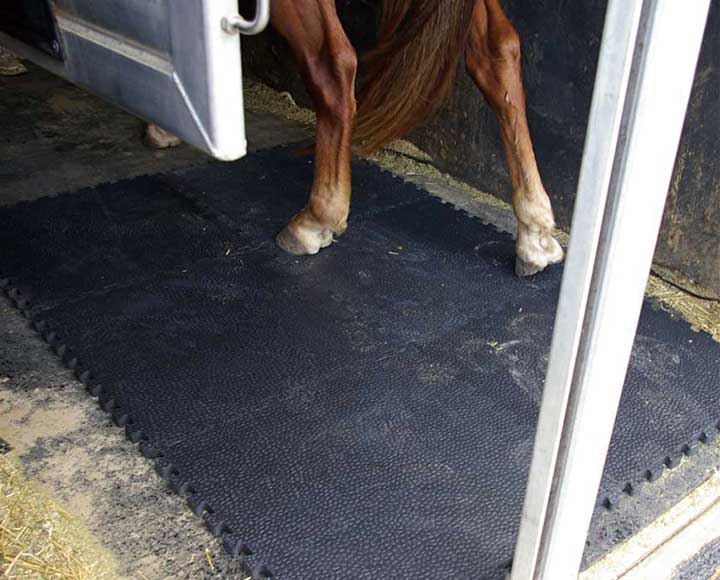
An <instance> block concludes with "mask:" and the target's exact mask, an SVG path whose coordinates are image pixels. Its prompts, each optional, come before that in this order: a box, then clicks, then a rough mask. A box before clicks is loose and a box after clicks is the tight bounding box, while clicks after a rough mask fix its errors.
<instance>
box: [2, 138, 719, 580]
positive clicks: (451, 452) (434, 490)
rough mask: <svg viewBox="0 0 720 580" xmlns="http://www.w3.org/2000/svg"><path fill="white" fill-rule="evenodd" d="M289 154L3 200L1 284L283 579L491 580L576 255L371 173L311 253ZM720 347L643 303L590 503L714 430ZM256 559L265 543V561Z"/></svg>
mask: <svg viewBox="0 0 720 580" xmlns="http://www.w3.org/2000/svg"><path fill="white" fill-rule="evenodd" d="M311 171H312V167H311V165H310V164H309V163H308V162H307V160H301V159H296V158H294V157H292V156H291V155H289V154H288V153H286V152H285V151H283V150H274V151H270V152H265V153H262V154H258V155H253V156H251V157H249V158H247V159H245V160H243V161H242V162H239V163H236V164H232V165H210V166H206V167H202V168H197V169H191V170H188V171H178V172H173V173H168V174H163V175H153V176H146V177H140V178H136V179H133V180H129V181H125V182H119V183H114V184H107V185H104V186H100V187H97V188H94V189H90V190H84V191H80V192H76V193H72V194H64V195H61V196H58V197H55V198H44V199H41V200H38V201H35V202H32V203H26V204H20V205H17V206H15V207H13V208H9V209H4V210H0V271H1V272H2V276H5V278H4V279H3V280H2V281H1V282H0V284H2V285H3V286H4V287H5V289H6V291H7V292H8V293H9V294H10V295H11V297H12V298H13V299H14V300H15V302H16V304H17V306H18V307H19V308H20V309H22V310H23V311H24V312H25V313H26V315H27V316H29V317H31V318H32V320H33V321H34V323H35V325H36V327H37V328H38V329H39V330H40V332H41V333H42V334H43V337H44V338H45V339H46V340H47V341H48V342H49V343H50V344H51V345H53V348H54V349H55V350H56V351H57V352H58V354H59V355H60V356H62V357H63V359H64V361H65V362H66V364H68V366H70V367H72V368H74V369H75V371H76V373H77V374H78V376H80V377H81V378H82V379H83V380H84V381H86V382H87V383H88V387H89V390H90V391H91V392H92V393H94V394H96V395H99V398H100V403H101V404H102V405H103V407H104V408H106V410H108V411H109V412H111V413H112V414H113V417H114V418H115V420H116V422H117V423H118V424H120V425H122V426H124V427H125V428H126V430H127V432H128V435H129V436H130V437H131V439H133V440H136V441H139V442H141V448H142V450H143V452H144V453H145V454H146V455H148V456H149V457H153V458H156V459H157V465H158V470H159V471H160V473H161V475H163V477H165V478H167V479H168V480H169V481H170V483H171V485H173V486H174V487H175V488H176V489H177V490H178V491H180V492H182V493H187V494H188V496H189V501H190V504H191V506H192V507H193V509H195V510H196V512H198V513H203V512H204V517H205V518H206V520H207V522H208V525H209V526H210V527H211V529H213V530H214V531H215V532H216V533H218V534H222V535H223V539H224V543H225V545H226V547H227V548H228V550H230V551H235V552H239V553H241V554H244V555H245V556H244V557H245V558H246V560H247V563H248V565H249V566H250V567H252V568H253V569H254V570H255V571H256V572H257V573H260V572H265V573H268V572H271V573H272V574H273V575H274V576H276V577H278V578H283V579H285V578H288V579H289V578H293V579H300V578H302V579H310V578H331V579H361V578H368V579H370V578H373V579H374V578H386V577H391V576H392V577H393V578H403V579H410V578H412V579H422V578H427V579H433V580H435V579H437V578H446V577H452V578H468V579H471V578H472V579H477V578H501V577H502V575H503V571H504V567H505V566H506V564H507V562H508V561H509V559H510V558H511V556H512V547H513V542H514V539H515V535H516V533H517V524H518V518H519V512H520V506H521V502H522V494H523V488H524V482H525V478H526V475H527V469H528V465H529V459H530V454H531V448H532V439H533V432H534V428H535V422H536V417H537V409H538V404H539V400H540V391H541V385H542V380H543V375H544V369H545V365H546V362H547V353H548V347H549V340H550V335H551V327H552V321H553V315H554V309H555V302H556V300H557V291H558V286H559V280H560V274H561V269H560V268H554V269H552V270H551V271H549V272H547V273H545V274H543V275H541V276H537V277H535V278H533V279H530V280H518V279H517V278H515V277H514V276H513V275H512V261H513V243H512V240H511V239H509V238H508V237H507V236H505V235H502V234H499V233H498V232H496V231H495V230H494V229H492V228H490V227H487V226H483V225H482V224H480V223H478V222H477V221H475V220H473V219H471V218H469V217H467V216H465V215H464V214H462V213H460V212H457V211H455V210H454V209H453V208H451V207H449V206H446V205H443V204H442V203H441V202H439V201H438V200H436V199H434V198H431V197H429V196H428V195H427V194H425V193H424V192H422V191H419V190H417V189H416V188H415V187H414V186H412V185H407V184H404V183H402V182H401V181H399V180H397V179H395V178H393V177H391V176H390V175H388V174H385V173H382V172H380V170H378V169H377V168H375V167H373V166H371V165H368V164H364V163H360V164H357V165H356V166H355V173H354V191H355V199H354V207H353V216H352V219H351V227H350V229H349V231H348V233H347V234H346V236H345V237H343V238H342V240H341V241H340V242H339V243H338V244H336V245H334V246H333V247H331V248H329V249H328V250H326V251H324V252H322V253H321V254H319V255H318V256H315V257H311V258H296V257H293V256H288V255H285V254H283V253H282V252H281V251H279V250H277V249H276V248H275V246H274V244H273V236H274V234H275V233H276V232H277V231H278V230H279V229H280V228H281V227H282V225H283V224H284V222H285V221H286V220H287V219H288V217H289V216H290V215H292V214H293V213H294V212H295V211H296V210H297V209H298V208H299V207H300V206H301V205H302V203H303V201H304V198H305V194H306V191H307V189H308V187H309V183H310V180H311ZM718 377H720V347H718V345H717V344H715V343H713V342H712V341H711V340H710V339H709V338H708V337H707V336H705V335H702V334H697V333H694V332H692V331H691V330H690V328H689V326H688V325H687V324H685V323H684V322H682V321H678V320H674V319H673V318H672V317H671V316H670V315H669V314H668V313H666V312H663V311H661V310H659V309H657V308H654V307H652V305H650V304H646V307H645V309H644V311H643V315H642V320H641V324H640V329H639V335H638V338H637V341H636V347H635V351H634V354H633V360H632V367H631V369H630V372H629V375H628V380H627V385H626V389H625V392H624V396H623V400H622V405H621V410H620V414H619V419H618V423H617V426H616V430H615V434H614V438H613V443H612V446H611V449H610V455H609V460H608V465H607V467H606V470H605V475H604V479H603V484H602V489H601V492H600V497H599V503H600V504H602V503H608V502H613V501H616V500H617V498H618V497H619V495H620V494H622V493H623V490H626V491H630V490H631V487H628V485H630V486H632V485H637V484H638V483H639V482H641V481H644V480H645V479H647V478H650V479H653V478H654V477H656V476H657V475H658V474H659V473H661V472H662V469H663V464H664V463H667V464H669V465H672V464H673V463H675V462H677V461H678V460H679V458H680V457H681V456H682V454H683V453H691V452H692V448H693V446H694V445H697V444H698V442H699V441H701V440H703V439H706V438H710V437H714V436H715V435H716V434H717V420H718V419H719V418H720V400H719V397H718V384H717V383H718ZM251 553H252V554H251Z"/></svg>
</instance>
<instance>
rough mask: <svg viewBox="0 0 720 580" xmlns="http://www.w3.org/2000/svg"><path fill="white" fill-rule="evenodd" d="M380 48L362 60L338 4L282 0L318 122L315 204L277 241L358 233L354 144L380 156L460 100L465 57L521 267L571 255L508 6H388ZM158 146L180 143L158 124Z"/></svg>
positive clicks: (281, 27) (275, 20)
mask: <svg viewBox="0 0 720 580" xmlns="http://www.w3.org/2000/svg"><path fill="white" fill-rule="evenodd" d="M380 14H381V16H380V22H379V30H378V38H377V43H376V46H375V47H374V48H373V49H372V50H371V51H370V52H369V53H368V54H367V55H366V56H365V57H364V58H363V60H362V63H363V64H364V65H365V67H366V70H365V74H364V78H363V82H362V84H361V86H360V88H359V91H358V92H357V98H356V91H355V79H356V73H357V70H358V56H357V53H356V50H355V48H354V47H353V45H352V43H351V42H350V40H349V39H348V37H347V35H346V33H345V30H344V29H343V26H342V24H341V22H340V20H339V18H338V14H337V9H336V6H335V2H334V0H273V1H272V3H271V14H270V24H271V26H273V28H274V29H275V30H276V31H277V32H278V33H279V34H280V35H281V36H282V37H284V38H285V40H286V41H287V43H288V44H289V46H290V48H291V50H292V52H293V54H294V56H295V59H296V61H297V65H298V66H299V68H300V71H301V73H302V76H303V78H304V80H305V83H306V86H307V89H308V93H309V95H310V97H311V99H312V103H313V106H314V109H315V112H316V116H317V127H316V137H315V164H314V168H315V169H314V171H315V173H314V179H313V184H312V187H311V190H310V195H309V199H308V202H307V205H306V206H305V207H304V208H303V209H301V210H300V211H299V212H298V213H297V214H296V215H295V216H294V217H292V219H290V221H289V223H288V224H287V225H286V226H285V228H284V229H283V230H282V231H281V232H280V233H279V234H278V235H277V238H276V242H277V244H278V246H280V248H282V249H283V250H285V251H287V252H289V253H291V254H296V255H305V254H316V253H317V252H319V251H320V250H321V249H322V248H326V247H328V246H329V245H330V244H332V243H333V241H334V240H335V239H336V238H338V237H339V236H341V235H342V234H343V233H344V232H345V230H346V229H347V220H348V216H349V213H350V193H351V186H350V162H351V148H352V147H353V145H355V146H356V147H357V149H358V150H360V151H361V152H363V153H366V154H367V153H372V152H374V151H377V150H378V149H380V148H382V147H383V146H384V145H387V144H388V143H390V142H391V141H393V140H395V139H399V138H400V137H402V136H403V135H405V134H406V133H407V132H408V131H410V130H411V129H413V128H414V127H416V126H417V125H419V124H420V123H421V122H422V120H423V119H426V118H427V117H428V116H429V115H431V114H433V113H434V112H435V111H436V110H437V109H438V108H439V107H440V105H441V104H442V103H443V102H444V101H445V99H446V98H447V97H448V95H449V94H450V92H451V90H452V87H453V85H454V81H455V77H456V74H457V70H458V68H459V66H458V65H459V61H460V58H461V57H462V56H464V61H465V69H466V72H467V73H468V74H469V75H470V77H471V78H472V80H473V81H474V83H475V84H476V85H477V87H478V88H479V89H480V91H481V92H482V94H483V95H484V97H485V100H486V101H487V103H488V104H489V105H490V107H491V108H492V109H493V111H494V112H495V114H496V116H497V120H498V123H499V125H500V132H501V137H502V142H503V147H504V151H505V157H506V160H507V164H508V167H509V173H510V178H511V182H512V204H513V210H514V213H515V216H516V218H517V239H516V245H515V253H516V260H515V272H516V274H517V275H518V276H529V275H533V274H535V273H537V272H540V271H541V270H543V269H544V268H546V267H547V266H548V265H550V264H555V263H558V262H560V261H562V259H563V250H562V248H561V247H560V245H559V244H558V242H557V240H555V239H554V237H553V231H554V228H555V220H554V217H553V211H552V207H551V203H550V198H549V197H548V194H547V192H546V191H545V187H544V186H543V183H542V179H541V177H540V173H539V171H538V167H537V162H536V160H535V153H534V150H533V144H532V140H531V137H530V131H529V128H528V122H527V115H526V105H525V90H524V87H523V82H522V71H521V64H520V58H521V57H520V39H519V36H518V33H517V31H516V30H515V28H514V27H513V25H512V23H511V22H510V20H509V19H508V17H507V15H506V14H505V12H504V11H503V9H502V7H501V5H500V2H499V0H382V2H381V13H380ZM146 141H147V142H148V143H149V144H151V145H152V146H155V147H166V146H172V145H174V144H176V143H177V139H175V138H174V137H173V136H172V135H170V134H168V133H166V132H165V131H163V130H162V129H161V128H159V127H157V126H154V125H149V126H148V127H147V131H146Z"/></svg>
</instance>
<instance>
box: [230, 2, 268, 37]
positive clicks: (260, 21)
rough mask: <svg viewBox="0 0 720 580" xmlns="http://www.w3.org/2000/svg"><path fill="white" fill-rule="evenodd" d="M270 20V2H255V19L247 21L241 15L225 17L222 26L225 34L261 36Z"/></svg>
mask: <svg viewBox="0 0 720 580" xmlns="http://www.w3.org/2000/svg"><path fill="white" fill-rule="evenodd" d="M269 20H270V0H255V18H253V19H252V20H246V19H245V18H243V17H242V16H240V15H239V14H235V15H234V16H225V17H223V19H222V22H221V26H222V29H223V30H224V31H225V32H228V33H230V34H235V33H236V32H239V33H240V34H246V35H253V34H260V33H261V32H262V31H263V30H265V28H266V27H267V25H268V21H269Z"/></svg>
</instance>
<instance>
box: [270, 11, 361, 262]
mask: <svg viewBox="0 0 720 580" xmlns="http://www.w3.org/2000/svg"><path fill="white" fill-rule="evenodd" d="M271 22H272V24H273V26H274V28H275V29H276V30H277V31H278V32H279V33H280V34H281V35H282V36H284V37H285V39H286V40H287V41H288V43H289V45H290V47H291V49H292V51H293V53H294V54H295V58H296V59H297V62H298V65H299V66H300V69H301V72H302V74H303V77H304V78H305V82H306V85H307V88H308V92H309V93H310V96H311V98H312V100H313V104H314V105H315V112H316V114H317V137H316V143H315V176H314V180H313V184H312V189H311V190H310V198H309V200H308V203H307V205H306V206H305V208H303V209H302V210H301V211H300V212H299V213H298V214H296V215H295V216H294V217H293V218H292V219H291V220H290V223H288V225H287V226H286V227H285V228H284V229H283V230H282V231H281V232H280V233H279V234H278V236H277V243H278V245H279V246H280V247H281V248H282V249H283V250H286V251H287V252H290V253H292V254H315V253H317V252H318V251H319V250H320V248H324V247H326V246H328V245H330V244H331V243H332V241H333V236H339V235H341V234H342V233H343V232H344V231H345V229H346V228H347V218H348V214H349V212H350V144H351V140H352V126H353V120H354V117H355V93H354V83H355V71H356V68H357V57H356V54H355V50H354V48H353V47H352V45H351V44H350V41H349V40H348V38H347V36H346V35H345V31H344V30H343V28H342V25H341V24H340V21H339V20H338V16H337V12H336V9H335V2H334V0H275V1H274V2H273V3H272V12H271Z"/></svg>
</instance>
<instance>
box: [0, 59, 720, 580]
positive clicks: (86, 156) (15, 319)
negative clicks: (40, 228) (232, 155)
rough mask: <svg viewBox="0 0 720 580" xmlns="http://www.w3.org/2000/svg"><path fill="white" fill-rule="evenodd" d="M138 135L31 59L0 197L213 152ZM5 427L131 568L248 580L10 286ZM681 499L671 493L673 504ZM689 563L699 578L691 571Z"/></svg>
mask: <svg viewBox="0 0 720 580" xmlns="http://www.w3.org/2000/svg"><path fill="white" fill-rule="evenodd" d="M247 124H248V135H249V140H250V146H251V148H252V149H259V148H265V147H271V146H274V145H277V144H280V143H287V142H294V141H298V140H302V139H304V138H306V137H307V135H308V133H307V129H306V128H304V127H303V125H302V124H300V123H298V122H293V121H288V120H287V119H282V118H280V117H277V116H273V115H270V114H268V113H259V112H255V113H253V112H249V113H248V115H247ZM141 133H142V122H141V121H139V120H137V119H135V118H134V117H132V116H130V115H127V114H126V113H124V112H122V111H120V110H118V109H115V108H113V107H111V106H109V105H105V104H104V103H102V102H101V101H99V100H98V99H96V98H95V97H93V96H91V95H89V94H87V93H85V92H84V91H82V90H80V89H78V88H76V87H73V86H71V85H68V84H67V83H64V82H63V81H61V80H59V79H57V78H55V77H53V76H51V75H49V74H47V73H45V72H43V71H42V70H39V69H36V68H34V67H31V70H30V72H29V73H28V74H27V75H25V76H22V77H13V78H0V135H2V137H3V139H2V142H1V143H0V205H3V204H13V203H17V202H20V201H27V200H32V199H35V198H37V197H42V196H45V195H50V194H58V193H59V192H62V191H72V190H76V189H78V188H81V187H87V186H92V185H95V184H98V183H102V182H107V181H113V180H117V179H122V178H125V177H130V176H134V175H139V174H143V173H155V172H159V171H165V170H169V169H172V168H175V167H181V166H188V165H193V164H201V163H206V162H207V158H206V157H205V156H203V155H202V154H200V153H197V152H195V151H193V150H192V149H190V148H188V147H180V148H177V149H174V150H167V151H159V152H158V151H151V150H148V149H146V148H145V147H143V145H142V143H141V140H140V136H141ZM400 173H401V174H402V176H403V177H404V178H406V179H408V180H411V181H414V182H416V183H418V184H422V185H423V186H425V187H426V188H428V189H429V190H430V191H431V192H433V193H434V194H436V195H439V196H441V197H442V198H444V199H445V200H447V201H449V202H451V203H453V204H455V205H457V206H458V207H460V208H461V209H464V210H465V211H468V212H469V213H471V214H473V215H477V216H479V217H481V218H482V219H483V220H485V221H487V222H491V223H494V224H495V225H496V226H497V227H499V228H500V229H503V230H507V231H512V230H513V229H514V220H513V217H512V214H511V213H510V211H509V209H508V208H507V207H506V206H503V205H502V204H497V203H494V202H492V201H491V200H490V199H489V198H487V197H483V196H482V195H481V194H479V193H478V194H477V195H474V194H468V191H467V190H464V189H463V188H462V187H455V186H453V184H452V183H451V182H448V181H447V180H442V179H438V178H435V177H432V176H428V175H427V174H421V173H417V172H415V171H412V170H408V169H405V170H404V171H400ZM0 436H2V437H3V438H4V439H5V440H7V441H8V442H9V443H10V444H11V445H12V446H13V451H11V453H14V454H16V455H17V456H19V457H20V458H21V459H22V460H23V462H24V464H25V466H26V470H27V472H28V475H29V476H30V477H32V478H34V479H36V480H37V481H39V482H41V483H42V484H43V485H44V486H45V487H46V488H47V489H48V490H50V492H51V494H52V495H53V496H54V497H55V498H56V499H58V500H60V501H61V502H62V503H63V504H64V505H65V506H66V507H67V508H68V509H69V511H70V512H71V513H73V514H75V515H77V516H78V517H80V518H82V519H83V520H84V521H85V522H86V523H87V525H88V527H89V528H90V530H91V531H92V532H93V533H95V534H96V536H97V537H98V538H99V539H100V541H101V542H102V543H103V544H104V545H105V546H106V547H107V548H109V549H110V550H111V551H112V552H113V553H114V554H115V556H116V558H117V561H118V565H119V569H120V572H121V574H123V576H125V577H127V578H135V579H138V580H139V579H143V578H147V579H155V578H193V579H203V578H242V574H241V571H240V569H239V567H238V565H237V563H236V562H233V561H231V560H230V559H229V558H228V557H226V556H225V555H224V554H223V553H222V548H221V546H220V545H219V544H218V542H217V540H216V539H215V538H214V537H213V536H212V535H211V534H210V533H209V532H208V531H207V530H206V529H205V528H204V527H202V525H201V524H200V522H199V520H198V518H196V517H195V516H194V515H193V514H192V513H191V512H190V510H189V509H187V506H186V505H185V503H184V501H183V500H182V499H181V498H179V497H178V496H176V495H174V494H173V493H172V492H171V491H170V490H169V489H168V488H167V487H166V486H165V484H164V483H163V482H162V480H161V479H160V478H159V476H157V475H156V474H155V472H154V471H153V469H152V467H151V464H150V462H148V461H147V460H145V459H144V458H143V457H142V456H141V455H140V454H139V453H137V449H136V446H135V445H132V444H131V443H129V442H128V441H127V440H126V439H125V437H124V434H123V431H122V430H120V429H118V428H117V427H115V426H114V425H113V424H112V422H111V421H110V420H109V419H108V417H107V415H106V414H105V413H104V412H103V411H101V410H100V409H99V408H98V406H97V404H96V402H94V401H93V399H92V398H90V397H89V396H88V395H87V393H86V391H85V389H84V388H83V386H82V385H81V384H80V383H78V382H77V381H76V380H75V379H74V377H73V376H72V375H71V374H70V373H69V372H68V371H67V370H66V369H65V368H64V367H62V366H61V365H60V364H59V363H58V361H57V358H56V357H55V355H53V354H52V353H51V352H50V351H49V349H48V347H47V346H46V345H45V344H44V343H43V342H41V341H40V340H38V338H37V336H36V334H35V332H34V331H33V330H32V329H30V328H29V326H28V324H27V321H25V320H24V319H23V318H21V317H20V316H19V315H18V314H17V313H16V311H14V310H13V309H12V308H11V307H10V305H9V302H7V301H6V300H5V298H4V297H2V295H0ZM703 453H716V454H717V457H718V458H719V459H718V462H719V464H720V445H715V446H707V448H706V449H704V450H703ZM682 469H690V468H686V467H683V466H681V467H680V468H678V469H677V470H674V471H673V472H672V477H697V478H698V481H700V480H701V479H702V477H705V476H704V474H702V473H691V472H690V471H687V472H683V471H682ZM677 499H678V498H670V497H669V498H667V502H668V507H670V506H671V505H673V503H674V502H676V501H677ZM716 523H717V522H716ZM718 529H719V530H720V525H719V526H718ZM659 542H660V541H659V540H658V543H659ZM208 555H209V556H210V559H208ZM687 556H690V554H686V557H687ZM684 559H685V558H684V557H681V558H680V559H679V560H678V562H682V561H683V560H684ZM719 560H720V554H718V550H717V548H713V544H712V543H710V544H708V546H707V547H706V548H704V549H703V550H702V551H701V552H699V553H698V555H697V557H696V558H694V559H691V562H690V563H687V564H683V565H682V566H681V567H677V568H675V567H673V568H672V569H671V570H668V572H669V574H671V575H670V576H667V577H668V578H670V577H673V575H675V576H676V577H677V578H684V579H685V578H689V577H692V578H695V579H697V580H706V579H710V578H713V580H717V575H715V576H713V574H715V572H716V570H715V569H714V568H717V567H718V566H719V565H720V561H719ZM210 562H212V566H211V565H210ZM698 562H701V564H698ZM692 566H699V568H692ZM690 569H692V570H693V571H692V574H694V575H693V576H687V573H689V572H687V571H688V570H690ZM673 570H674V571H673ZM683 574H685V575H683ZM610 577H611V576H598V577H597V578H610ZM614 577H620V576H614Z"/></svg>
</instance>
